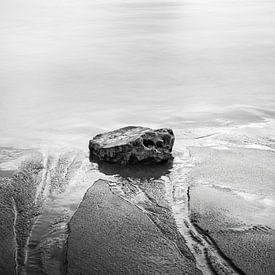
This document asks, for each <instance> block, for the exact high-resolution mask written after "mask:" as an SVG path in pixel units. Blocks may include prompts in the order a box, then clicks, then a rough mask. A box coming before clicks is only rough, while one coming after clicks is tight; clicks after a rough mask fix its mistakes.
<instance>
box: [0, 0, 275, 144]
mask: <svg viewBox="0 0 275 275" xmlns="http://www.w3.org/2000/svg"><path fill="white" fill-rule="evenodd" d="M274 15H275V4H274V3H273V2H272V1H250V0H242V1H228V0H222V1H217V0H205V1H202V0H200V1H199V0H196V1H189V0H183V1H179V0H176V1H167V0H155V1H130V2H127V1H122V0H115V1H108V0H104V1H87V0H80V1H76V0H69V1H58V2H57V1H54V0H49V1H34V0H27V1H19V0H12V1H7V0H4V1H1V3H0V18H1V19H0V20H1V24H0V41H1V43H0V89H1V93H0V119H1V129H0V130H1V135H0V136H1V139H0V143H1V144H2V145H16V144H18V143H20V145H24V146H32V147H33V146H41V144H43V145H49V144H54V143H55V144H62V145H68V144H69V145H72V144H73V145H74V146H80V147H82V148H86V144H87V139H88V138H90V137H91V136H92V135H94V134H96V133H97V132H100V131H101V130H105V129H111V128H116V127H118V126H122V125H128V124H142V125H149V126H155V127H157V126H171V127H173V128H185V127H187V126H197V125H200V126H205V125H211V126H216V125H227V124H230V123H238V124H239V123H241V124H246V123H249V122H261V121H263V120H264V119H266V118H274V106H275V98H274V91H273V90H274V85H275V80H274V64H275V62H274V61H275V60H274V59H275V52H274V49H275V47H274V43H275V42H274V41H275V37H274V36H275V32H274V26H275V16H274Z"/></svg>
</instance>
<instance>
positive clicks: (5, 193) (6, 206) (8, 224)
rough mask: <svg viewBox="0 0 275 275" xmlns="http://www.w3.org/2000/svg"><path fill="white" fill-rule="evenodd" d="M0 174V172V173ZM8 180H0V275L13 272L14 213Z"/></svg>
mask: <svg viewBox="0 0 275 275" xmlns="http://www.w3.org/2000/svg"><path fill="white" fill-rule="evenodd" d="M0 174H1V172H0ZM7 180H8V179H3V178H0V209H1V211H0V255H1V257H0V274H13V272H14V271H15V259H14V255H15V242H14V228H13V226H14V219H15V215H14V211H13V205H12V196H11V191H12V190H11V188H10V186H8V184H7Z"/></svg>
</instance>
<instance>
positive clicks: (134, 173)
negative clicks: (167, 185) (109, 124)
mask: <svg viewBox="0 0 275 275" xmlns="http://www.w3.org/2000/svg"><path fill="white" fill-rule="evenodd" d="M90 161H92V162H94V163H97V164H98V170H99V171H100V172H101V173H103V174H105V175H109V176H119V177H122V178H124V179H127V178H131V179H144V180H146V179H147V180H149V179H160V178H161V177H162V176H168V175H169V173H170V171H171V170H172V169H173V160H170V161H168V162H166V163H162V164H155V165H142V164H141V165H137V164H136V165H119V164H113V163H106V162H103V161H97V162H95V161H94V160H91V159H90Z"/></svg>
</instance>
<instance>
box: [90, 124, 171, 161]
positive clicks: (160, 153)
mask: <svg viewBox="0 0 275 275" xmlns="http://www.w3.org/2000/svg"><path fill="white" fill-rule="evenodd" d="M174 140H175V136H174V133H173V131H172V130H171V129H167V128H164V129H158V130H152V129H150V128H145V127H136V126H128V127H124V128H121V129H118V130H115V131H111V132H106V133H103V134H99V135H97V136H95V137H94V138H93V139H92V140H90V143H89V149H90V158H96V159H99V160H103V161H107V162H111V163H119V164H133V163H144V162H146V163H150V164H152V163H161V162H165V161H167V160H169V159H170V158H171V151H172V148H173V145H174Z"/></svg>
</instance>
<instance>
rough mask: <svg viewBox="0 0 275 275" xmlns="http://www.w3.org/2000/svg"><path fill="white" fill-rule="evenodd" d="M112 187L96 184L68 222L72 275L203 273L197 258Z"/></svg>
mask: <svg viewBox="0 0 275 275" xmlns="http://www.w3.org/2000/svg"><path fill="white" fill-rule="evenodd" d="M109 184H110V183H109V182H108V181H105V180H98V181H96V182H95V183H94V185H93V186H92V187H90V188H89V189H88V191H87V193H86V194H85V196H84V198H83V201H82V202H81V204H80V206H79V208H78V209H77V211H76V213H75V214H74V216H73V217H72V219H71V221H70V223H69V227H70V234H69V237H68V250H67V264H68V266H67V274H68V275H79V274H190V275H191V274H192V275H200V274H201V273H200V271H199V270H198V269H197V268H196V264H195V261H194V260H192V259H190V258H188V257H186V256H185V255H184V254H183V253H181V251H180V250H179V248H178V247H177V245H176V244H175V243H174V242H173V241H171V240H170V239H169V238H167V237H166V236H165V235H164V234H163V233H162V231H161V230H160V229H159V228H158V227H157V226H156V225H155V223H154V222H153V221H152V220H151V219H150V218H148V216H147V215H146V214H145V213H144V212H143V211H142V210H141V209H139V208H138V207H136V206H135V205H133V204H131V203H130V202H128V201H126V200H124V199H122V198H121V197H119V196H118V195H115V194H114V193H113V192H112V191H111V190H110V187H109Z"/></svg>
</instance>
